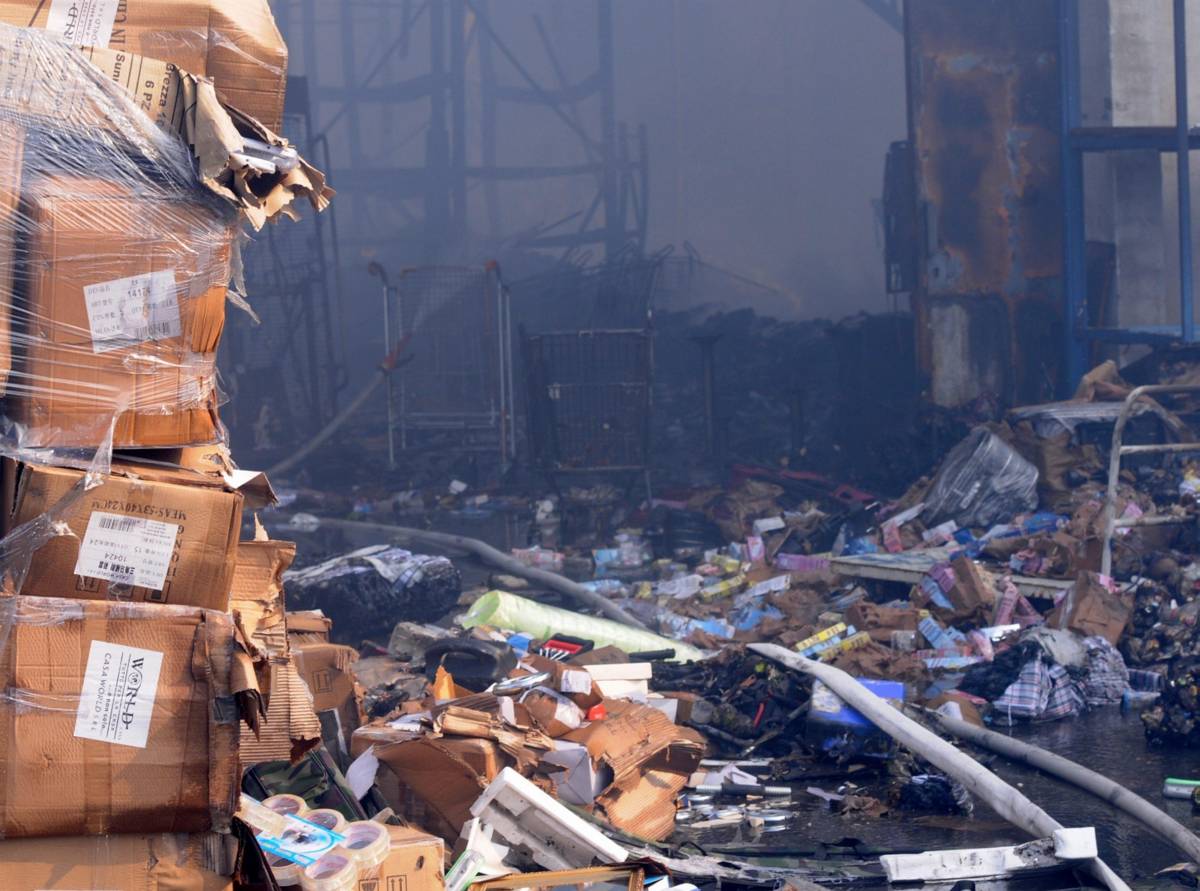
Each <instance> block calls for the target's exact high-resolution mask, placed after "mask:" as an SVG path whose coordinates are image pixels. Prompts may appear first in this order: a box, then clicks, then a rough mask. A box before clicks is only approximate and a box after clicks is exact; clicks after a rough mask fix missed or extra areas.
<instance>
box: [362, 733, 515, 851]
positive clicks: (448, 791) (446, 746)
mask: <svg viewBox="0 0 1200 891" xmlns="http://www.w3.org/2000/svg"><path fill="white" fill-rule="evenodd" d="M370 748H373V749H374V752H375V755H376V757H377V758H379V761H380V764H382V765H383V766H384V767H386V768H387V770H380V771H379V774H378V775H377V777H376V780H377V782H378V783H379V784H380V788H381V789H383V790H384V794H385V796H386V797H387V799H388V801H389V802H395V803H399V802H401V801H405V800H407V798H408V796H409V795H411V796H412V797H413V798H414V799H415V801H414V804H415V805H416V806H419V807H420V808H422V809H423V810H424V813H423V816H422V820H421V825H423V826H424V827H425V828H426V829H429V830H430V831H433V832H437V833H438V834H439V835H440V836H441V837H442V838H443V839H445V840H447V841H449V842H451V843H453V841H454V840H455V839H457V838H458V836H459V833H460V832H461V831H462V827H463V824H464V823H465V822H466V821H467V820H469V819H471V805H472V804H474V803H475V800H476V799H477V798H479V796H480V794H481V793H482V792H483V790H484V789H486V788H487V784H488V782H489V778H488V774H487V771H488V770H490V769H491V768H492V767H499V768H503V767H504V766H506V765H508V764H509V763H511V759H510V758H508V757H507V756H506V755H505V754H504V753H503V752H501V751H500V747H499V745H498V744H497V743H496V742H495V741H493V740H490V739H485V740H479V741H478V743H477V744H472V745H464V741H463V740H461V739H456V738H450V737H440V736H433V735H428V734H420V733H409V732H405V731H399V730H396V729H395V728H392V727H387V726H385V725H369V726H367V727H361V728H359V730H358V731H357V732H355V734H354V748H353V751H352V754H354V755H355V756H357V755H361V754H362V753H363V752H365V751H366V750H367V749H370ZM479 768H484V772H482V773H481V772H480V770H479ZM498 772H499V770H497V771H496V773H498ZM494 776H495V774H493V775H492V778H494Z"/></svg>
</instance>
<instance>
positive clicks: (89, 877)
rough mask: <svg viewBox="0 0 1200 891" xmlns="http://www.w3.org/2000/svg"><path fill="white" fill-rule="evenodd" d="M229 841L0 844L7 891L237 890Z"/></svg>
mask: <svg viewBox="0 0 1200 891" xmlns="http://www.w3.org/2000/svg"><path fill="white" fill-rule="evenodd" d="M231 841H232V840H231V839H230V837H229V836H218V835H216V834H213V833H205V834H202V835H165V834H160V835H117V836H103V837H98V838H86V837H79V838H37V839H15V840H13V839H10V840H7V841H0V874H2V875H3V887H4V889H5V891H78V889H80V888H102V889H109V888H112V889H117V888H120V889H122V891H233V880H232V878H230V877H229V875H230V874H231V873H232V871H233V865H234V860H233V857H234V855H235V854H236V851H231V850H230V843H231Z"/></svg>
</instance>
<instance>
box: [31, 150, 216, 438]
mask: <svg viewBox="0 0 1200 891" xmlns="http://www.w3.org/2000/svg"><path fill="white" fill-rule="evenodd" d="M29 151H30V149H29V147H28V146H27V155H26V159H27V164H29V163H31V160H30V158H29ZM55 160H56V161H57V159H55ZM23 200H24V206H25V208H26V211H25V213H26V215H27V216H26V222H27V226H28V241H27V256H28V262H27V268H28V277H27V281H26V282H24V283H23V284H24V288H23V294H21V295H20V296H17V297H15V298H14V301H13V303H14V306H15V309H16V312H15V314H14V315H15V321H16V322H17V324H16V325H14V328H16V331H15V334H14V336H15V338H16V341H17V343H18V354H19V355H20V356H21V357H22V361H20V362H19V364H18V368H19V372H18V374H19V375H20V377H21V381H22V383H24V384H26V386H25V387H23V388H22V392H20V393H19V395H18V397H17V400H16V408H15V414H16V415H17V417H18V419H19V420H20V421H21V422H22V423H23V424H24V425H25V427H26V432H25V435H24V442H25V444H26V445H28V446H31V447H41V446H48V445H54V446H95V445H98V444H99V443H101V442H103V441H104V439H105V437H106V436H107V435H108V431H109V428H110V426H111V424H112V418H113V416H114V415H116V417H117V420H116V428H115V431H114V432H113V446H114V447H116V448H122V447H125V448H160V447H163V448H165V447H171V446H187V445H193V444H200V443H207V442H212V441H213V440H215V439H217V438H218V435H219V422H218V419H217V389H216V350H217V346H218V345H219V343H220V337H221V332H222V330H223V328H224V324H225V297H226V286H227V284H228V282H229V278H230V252H231V245H232V242H233V238H234V235H235V228H234V215H233V213H232V212H231V211H229V210H228V209H227V208H222V207H219V206H217V205H216V203H215V199H214V200H212V201H209V200H207V199H205V198H204V196H203V193H201V192H199V191H196V192H194V193H187V192H164V191H157V192H156V191H153V190H151V191H149V192H146V191H144V190H142V189H141V188H140V185H139V184H138V183H137V182H136V181H132V182H131V181H128V180H127V181H120V182H115V181H109V180H104V179H92V178H88V177H81V176H58V175H55V176H47V177H37V176H33V177H30V178H27V181H26V187H25V190H24V196H23Z"/></svg>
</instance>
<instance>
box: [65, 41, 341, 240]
mask: <svg viewBox="0 0 1200 891" xmlns="http://www.w3.org/2000/svg"><path fill="white" fill-rule="evenodd" d="M83 52H84V53H85V54H86V55H87V57H88V59H89V60H90V61H91V62H92V64H93V65H95V66H96V67H97V68H99V69H100V70H101V71H102V72H104V73H105V74H106V75H108V76H109V77H110V78H111V79H112V81H113V83H115V84H117V85H118V86H120V87H122V88H123V89H124V90H125V91H126V92H127V93H129V95H130V97H131V98H132V99H133V100H134V102H135V104H137V105H138V107H139V108H141V109H142V111H144V112H146V113H147V114H148V115H150V117H151V118H152V119H153V120H154V123H155V124H156V125H157V126H158V127H159V128H160V129H161V130H164V131H165V132H168V133H172V134H175V135H178V136H179V137H180V138H181V139H183V141H184V142H185V143H187V145H188V147H189V148H190V149H191V151H192V157H193V158H194V160H195V164H196V170H197V175H198V176H199V177H200V181H201V182H202V183H203V184H204V185H205V187H206V188H208V189H209V190H210V191H212V192H213V193H214V194H216V195H218V196H220V197H221V198H222V199H224V200H226V201H228V202H229V203H230V204H232V205H234V206H236V207H237V208H238V209H239V210H240V211H241V212H242V215H243V216H244V218H245V219H246V220H247V221H248V222H249V223H250V225H251V226H253V227H254V229H256V230H258V229H261V228H262V227H263V226H264V225H266V224H267V223H268V222H273V221H275V220H277V219H278V218H279V217H281V216H287V217H290V218H292V219H296V218H297V214H296V211H295V208H294V207H293V204H294V203H295V202H296V201H297V200H298V199H301V198H303V199H307V200H308V202H309V204H310V205H311V206H312V207H313V209H314V210H316V211H317V212H318V213H319V212H320V211H322V210H324V209H325V208H326V207H328V206H329V202H330V201H331V200H332V198H333V196H334V192H333V190H332V189H330V188H329V187H328V186H327V185H326V184H325V175H324V174H323V173H321V172H320V171H319V170H317V169H316V168H315V167H313V166H312V165H311V164H309V163H308V162H307V161H305V160H304V159H303V158H301V157H300V156H299V155H298V154H296V152H295V149H293V148H292V147H291V145H290V144H289V143H288V141H287V140H286V139H284V138H283V137H281V136H278V135H276V134H275V133H274V132H273V131H272V130H270V129H269V128H268V127H267V126H266V125H264V124H262V123H260V122H259V121H257V120H255V119H254V118H253V117H251V116H250V115H248V114H245V113H243V112H241V111H238V110H237V109H234V108H227V107H226V106H224V105H223V104H222V103H221V101H220V99H218V97H217V91H216V89H215V88H214V85H213V83H212V81H210V80H208V79H206V78H204V77H201V76H197V75H194V74H190V73H188V71H186V70H183V69H182V68H179V67H176V66H175V65H171V64H169V63H166V62H160V61H157V60H155V59H149V58H144V57H139V56H136V55H133V54H131V53H127V52H116V51H113V50H109V49H99V48H91V49H85V50H84V51H83ZM272 159H274V160H272Z"/></svg>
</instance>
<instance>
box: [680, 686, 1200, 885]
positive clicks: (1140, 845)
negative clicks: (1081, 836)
mask: <svg viewBox="0 0 1200 891" xmlns="http://www.w3.org/2000/svg"><path fill="white" fill-rule="evenodd" d="M1008 732H1011V733H1012V735H1013V736H1015V737H1017V738H1019V739H1023V740H1025V741H1027V742H1031V743H1033V744H1035V745H1038V746H1041V747H1043V748H1045V749H1049V750H1050V751H1052V752H1056V753H1057V754H1059V755H1062V756H1063V757H1066V758H1070V759H1071V760H1073V761H1077V762H1079V763H1081V764H1083V765H1085V766H1087V767H1090V768H1091V769H1092V770H1095V771H1097V772H1099V773H1101V774H1104V775H1105V776H1107V777H1109V778H1110V779H1112V780H1114V781H1116V782H1118V783H1121V784H1122V785H1124V786H1126V787H1128V788H1129V789H1130V790H1132V791H1133V792H1136V793H1137V794H1139V795H1141V796H1142V797H1143V798H1145V799H1146V800H1147V801H1149V802H1151V803H1152V804H1154V805H1156V806H1158V807H1161V808H1163V809H1164V810H1165V811H1166V812H1167V813H1169V814H1170V815H1171V816H1172V817H1174V818H1175V819H1176V820H1178V821H1179V822H1180V823H1182V824H1183V825H1184V826H1186V827H1188V828H1189V829H1192V830H1193V831H1198V832H1200V815H1193V812H1192V806H1191V803H1190V802H1188V801H1175V800H1168V799H1165V798H1163V796H1162V784H1163V779H1164V778H1165V777H1168V776H1173V777H1184V778H1188V777H1200V751H1188V750H1170V749H1159V748H1149V747H1148V746H1147V745H1146V741H1145V737H1144V735H1143V733H1142V724H1141V721H1140V720H1138V717H1137V715H1136V714H1133V713H1125V712H1122V710H1121V709H1120V708H1119V707H1111V708H1105V709H1098V710H1096V711H1093V712H1090V713H1088V714H1085V715H1082V716H1080V717H1078V718H1075V719H1073V720H1072V719H1067V720H1064V721H1058V722H1055V723H1051V724H1041V725H1036V726H1025V727H1018V728H1013V729H1012V730H1011V731H1008ZM985 757H986V756H985ZM989 763H990V764H991V765H992V767H993V769H994V770H995V771H996V773H997V774H998V775H999V776H1001V777H1002V778H1004V779H1005V780H1007V781H1008V782H1009V783H1012V784H1013V785H1015V786H1017V787H1018V788H1019V789H1020V790H1021V791H1022V792H1023V793H1024V794H1025V795H1026V796H1027V797H1029V798H1030V799H1031V800H1032V801H1034V802H1036V803H1037V804H1039V805H1040V806H1041V807H1043V808H1044V809H1045V810H1046V811H1047V812H1048V813H1049V814H1050V815H1051V816H1052V817H1054V818H1055V819H1057V820H1058V821H1059V822H1060V823H1062V824H1063V825H1065V826H1094V827H1095V828H1096V833H1097V836H1098V839H1099V843H1100V854H1101V857H1102V858H1103V859H1104V860H1105V861H1106V862H1107V863H1108V865H1109V866H1111V867H1112V868H1113V869H1114V870H1115V871H1116V872H1117V874H1118V875H1120V876H1122V877H1123V878H1125V879H1126V880H1127V881H1132V880H1134V879H1138V878H1145V877H1147V876H1149V875H1151V874H1153V873H1154V872H1155V871H1156V870H1159V869H1162V868H1164V867H1166V866H1169V865H1171V864H1173V863H1178V862H1179V861H1180V860H1182V859H1183V857H1182V855H1180V854H1179V853H1178V852H1177V851H1175V850H1174V849H1173V848H1172V847H1171V846H1170V845H1168V844H1167V843H1166V842H1164V841H1162V840H1160V839H1159V838H1158V837H1157V836H1156V835H1153V834H1152V833H1150V832H1148V831H1147V830H1145V829H1144V828H1142V826H1141V824H1139V823H1137V822H1136V821H1135V820H1133V819H1132V818H1131V817H1127V816H1125V815H1124V814H1123V813H1121V812H1119V811H1117V810H1115V809H1114V808H1112V807H1111V806H1110V805H1108V804H1106V803H1105V802H1103V801H1101V800H1100V799H1099V798H1096V797H1094V796H1092V795H1089V794H1088V793H1086V792H1084V791H1082V790H1080V789H1077V788H1076V787H1074V786H1071V785H1068V784H1066V783H1063V782H1060V781H1059V780H1056V779H1054V778H1052V777H1050V776H1047V775H1045V774H1042V773H1041V772H1039V771H1036V770H1032V769H1030V768H1028V767H1024V766H1022V765H1016V764H1013V763H1011V762H1009V761H1006V760H1004V759H1002V758H999V757H996V758H994V760H991V761H990V762H989ZM812 785H816V786H820V787H821V788H823V789H825V790H826V791H831V792H832V791H834V789H835V788H836V786H837V781H834V780H825V781H819V782H815V783H813V784H812ZM793 810H794V811H795V814H796V818H795V819H794V820H793V821H791V822H790V823H789V824H788V829H787V830H786V831H781V832H771V833H763V834H758V835H756V834H754V833H752V832H750V831H749V830H745V829H743V828H740V827H738V828H720V829H713V830H707V831H700V832H698V833H696V834H695V835H693V836H691V837H693V838H695V839H696V841H698V842H699V843H700V844H701V845H719V846H722V847H724V846H735V845H741V844H746V845H747V846H751V847H758V846H761V847H767V848H773V849H784V848H788V847H791V846H794V847H796V848H802V849H803V848H810V847H811V846H812V845H813V843H814V842H826V843H833V842H837V841H839V840H841V839H844V838H856V839H859V840H861V841H862V842H863V843H864V844H866V845H869V846H871V847H874V848H891V847H894V848H896V849H905V850H909V849H913V848H923V849H929V850H931V849H937V848H975V847H987V846H991V845H1004V844H1015V843H1019V842H1022V841H1027V840H1028V839H1027V837H1026V836H1024V835H1022V834H1021V833H1020V832H1019V831H1017V830H1016V829H1013V828H1012V827H1010V826H1008V825H1007V824H1006V823H1004V821H1003V820H1001V819H1000V818H999V817H997V816H996V815H995V814H994V813H991V812H990V811H989V810H988V809H986V808H982V807H981V808H977V811H976V815H975V817H974V818H973V819H971V820H954V821H949V820H948V819H947V818H935V819H934V820H922V819H913V818H912V817H911V816H908V815H905V816H898V815H895V814H893V815H890V816H885V817H882V818H878V819H873V818H863V817H861V816H848V817H841V816H838V815H836V814H834V813H832V812H831V811H830V810H829V809H828V808H827V807H826V805H825V804H824V803H823V802H822V801H820V800H819V799H817V798H815V797H813V796H811V795H808V794H806V793H805V792H804V791H803V790H796V793H795V795H794V796H793ZM931 823H932V824H934V825H930V824H931ZM943 823H945V825H943ZM952 824H957V825H956V826H955V827H954V828H951V826H952Z"/></svg>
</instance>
